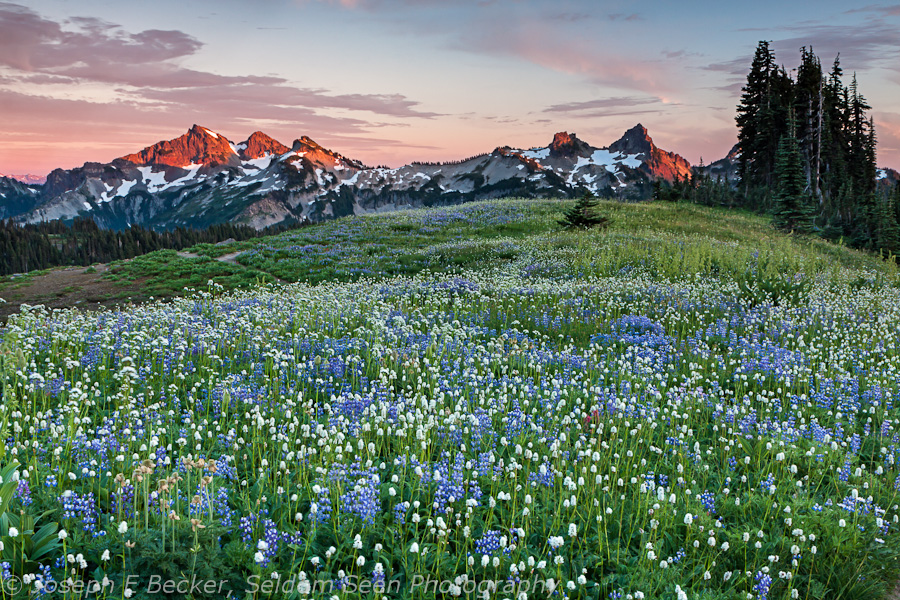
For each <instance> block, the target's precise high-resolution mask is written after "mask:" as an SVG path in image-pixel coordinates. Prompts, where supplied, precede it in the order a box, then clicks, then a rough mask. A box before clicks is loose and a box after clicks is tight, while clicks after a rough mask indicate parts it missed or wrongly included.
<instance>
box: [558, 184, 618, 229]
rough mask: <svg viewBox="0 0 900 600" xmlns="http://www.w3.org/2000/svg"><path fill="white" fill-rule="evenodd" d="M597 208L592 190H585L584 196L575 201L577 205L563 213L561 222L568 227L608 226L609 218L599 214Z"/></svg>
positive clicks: (589, 227)
mask: <svg viewBox="0 0 900 600" xmlns="http://www.w3.org/2000/svg"><path fill="white" fill-rule="evenodd" d="M597 210H598V202H597V199H596V198H595V197H594V195H593V194H591V193H590V192H585V194H584V196H582V197H581V198H579V199H578V200H577V201H576V202H575V206H573V207H572V208H570V209H569V210H567V211H566V212H564V213H563V219H562V220H561V221H559V224H560V225H562V226H563V227H565V228H566V229H591V228H593V227H600V228H606V227H608V226H609V219H607V218H606V217H604V216H602V215H601V214H599V213H598V212H597Z"/></svg>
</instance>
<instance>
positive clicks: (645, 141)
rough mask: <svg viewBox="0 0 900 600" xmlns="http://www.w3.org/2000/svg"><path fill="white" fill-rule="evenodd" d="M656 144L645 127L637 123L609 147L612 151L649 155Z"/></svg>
mask: <svg viewBox="0 0 900 600" xmlns="http://www.w3.org/2000/svg"><path fill="white" fill-rule="evenodd" d="M654 148H656V145H655V144H654V143H653V138H651V137H650V134H649V133H648V132H647V128H646V127H644V126H643V125H641V124H640V123H638V124H637V125H635V126H634V127H632V128H631V129H629V130H628V131H626V132H625V133H624V134H623V135H622V137H620V138H619V139H618V140H616V141H615V142H613V143H612V144H610V146H609V149H610V150H612V151H614V152H623V153H625V154H646V155H648V156H649V155H650V153H651V152H652V151H653V149H654Z"/></svg>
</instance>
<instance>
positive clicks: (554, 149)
mask: <svg viewBox="0 0 900 600" xmlns="http://www.w3.org/2000/svg"><path fill="white" fill-rule="evenodd" d="M549 149H550V156H566V157H572V156H577V155H582V154H584V153H586V152H588V151H589V150H590V149H591V146H590V145H589V144H588V143H587V142H585V141H583V140H580V139H578V136H576V135H575V134H574V133H569V132H568V131H560V132H559V133H556V134H555V135H554V136H553V141H552V142H550V146H549Z"/></svg>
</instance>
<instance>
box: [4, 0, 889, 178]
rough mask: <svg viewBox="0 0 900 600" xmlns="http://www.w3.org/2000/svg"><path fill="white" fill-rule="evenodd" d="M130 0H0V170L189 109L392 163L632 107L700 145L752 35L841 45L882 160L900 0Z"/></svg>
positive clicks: (673, 135)
mask: <svg viewBox="0 0 900 600" xmlns="http://www.w3.org/2000/svg"><path fill="white" fill-rule="evenodd" d="M767 4H771V5H772V6H771V7H770V8H771V10H766V9H765V6H766V5H767ZM135 6H136V5H134V4H132V3H113V4H109V3H106V2H101V1H100V0H83V1H81V2H79V3H77V4H75V5H73V4H71V3H68V2H65V1H64V0H37V1H31V2H29V3H28V5H27V6H25V5H24V4H16V3H7V2H0V114H2V117H3V118H2V119H0V173H14V174H23V173H36V174H46V173H47V172H49V171H50V170H52V169H53V168H56V167H62V168H71V167H74V166H79V165H81V164H82V163H84V162H85V161H99V162H106V161H109V160H111V159H113V158H115V157H117V156H121V155H123V154H127V153H129V152H133V151H136V150H139V149H141V148H143V147H145V146H148V145H150V144H153V143H155V142H157V141H159V140H161V139H171V138H173V137H176V136H178V135H180V134H182V133H184V132H185V131H186V130H187V129H188V128H189V127H190V126H191V125H192V124H194V123H198V124H201V125H203V126H205V127H208V128H210V129H213V130H214V131H218V132H221V133H223V134H225V135H226V136H228V137H229V138H231V139H233V140H235V141H239V140H243V139H245V138H246V137H247V136H248V135H249V134H250V133H251V132H253V131H255V130H258V129H259V130H263V131H265V132H267V133H269V134H270V135H272V136H273V137H275V138H277V139H279V140H281V141H282V142H284V143H285V144H290V143H291V141H292V140H294V139H296V138H299V137H300V136H301V135H308V136H310V137H311V138H313V139H315V140H316V141H318V142H319V143H321V144H323V145H324V146H326V147H330V148H332V149H334V150H336V151H339V152H341V153H343V154H345V155H347V156H351V157H353V158H357V159H360V160H362V161H363V162H365V163H368V164H388V165H391V166H397V165H399V164H403V163H406V162H409V161H412V160H448V159H456V158H461V157H465V156H470V155H473V154H478V153H481V152H486V151H490V150H491V149H493V148H494V147H496V146H498V145H506V144H508V145H513V146H520V147H530V146H536V145H545V144H546V143H547V142H549V141H550V139H551V137H552V135H553V133H555V132H556V131H563V130H566V131H570V132H576V133H577V134H578V135H579V137H581V138H582V139H585V140H586V141H588V142H589V143H591V144H593V145H595V146H602V145H607V144H609V143H611V142H612V141H614V140H615V139H617V138H618V137H619V136H620V135H621V134H622V133H623V132H624V131H625V130H626V129H628V128H630V127H631V126H633V125H634V124H635V123H637V122H641V123H643V124H644V125H645V126H647V128H648V129H649V131H650V135H651V136H652V137H653V138H654V141H655V142H656V143H657V144H658V145H659V146H660V147H662V148H665V149H667V150H671V151H674V152H678V153H680V154H682V155H683V156H685V157H686V158H687V159H688V160H689V161H691V162H692V163H695V164H696V163H698V162H699V160H700V158H701V157H703V159H704V160H705V161H706V162H711V161H713V160H716V159H718V158H721V157H722V156H724V155H725V153H726V152H727V151H728V150H729V149H730V148H731V146H732V145H733V144H734V142H735V135H736V131H735V127H734V108H735V105H736V104H737V102H738V96H739V94H740V86H741V84H742V83H743V81H744V78H745V76H746V71H747V69H748V68H749V62H750V59H751V57H752V53H753V50H754V48H755V46H756V43H757V41H758V40H760V39H769V40H772V41H773V45H774V47H775V48H776V51H777V54H778V59H779V62H781V63H783V64H785V66H787V67H788V68H791V67H793V66H796V64H797V62H798V56H799V47H800V46H803V45H811V46H813V48H814V50H815V52H816V53H817V54H818V55H819V56H820V57H821V59H822V62H823V64H824V65H826V66H830V64H831V62H832V60H833V59H834V56H835V55H836V54H837V52H840V53H841V61H842V65H843V67H844V70H845V73H846V74H847V80H848V81H849V76H850V74H852V72H854V71H855V72H857V76H858V78H859V82H860V89H861V91H862V93H863V94H865V96H866V97H867V98H868V100H869V102H870V104H872V106H873V107H874V110H873V114H874V116H875V120H876V126H877V133H878V139H879V150H878V156H879V165H881V166H888V167H893V168H900V106H898V103H897V101H896V100H895V98H898V97H900V70H898V67H897V65H900V46H898V45H897V44H896V30H897V26H898V25H900V6H895V5H889V4H888V5H869V6H866V7H865V8H862V9H854V10H850V11H848V10H847V8H846V4H845V3H841V2H835V1H827V2H821V3H818V4H817V6H818V8H817V11H816V13H817V19H818V20H809V18H808V17H809V14H808V11H806V10H803V9H802V7H798V8H794V7H792V6H791V5H788V4H785V3H783V2H779V3H775V2H769V0H763V1H761V2H756V3H753V6H751V7H735V6H732V3H726V4H724V5H723V4H722V3H717V4H716V10H715V11H711V10H708V7H707V10H703V9H704V4H703V3H699V2H682V3H679V4H678V6H673V5H672V3H665V2H641V3H626V2H619V1H609V2H596V1H593V0H569V1H560V2H553V3H548V2H539V1H537V0H460V1H458V2H453V3H447V2H440V1H438V0H355V1H352V2H351V1H349V0H345V1H343V2H328V1H321V2H320V1H315V0H289V1H283V2H280V1H277V0H263V2H262V3H260V4H257V5H254V7H253V8H252V9H251V8H250V5H249V4H247V3H246V2H239V1H237V0H222V1H220V2H196V3H184V2H178V3H176V2H173V1H172V0H158V1H157V2H156V3H155V4H154V10H152V11H149V10H138V9H136V8H135ZM776 7H777V9H776ZM768 15H777V20H776V19H774V18H773V17H771V16H768Z"/></svg>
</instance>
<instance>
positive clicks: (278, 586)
mask: <svg viewBox="0 0 900 600" xmlns="http://www.w3.org/2000/svg"><path fill="white" fill-rule="evenodd" d="M561 208H562V204H561V203H558V202H552V201H538V202H535V201H518V200H510V201H500V202H486V203H478V204H471V205H465V206H461V207H455V208H448V209H437V210H430V211H429V210H422V211H411V212H403V213H396V214H391V215H377V216H368V217H359V218H353V219H346V220H342V221H337V222H333V223H327V224H324V225H321V226H316V227H311V228H308V229H304V230H299V231H294V232H290V233H287V234H283V235H281V236H277V237H273V238H268V239H263V240H255V241H254V242H252V243H241V244H229V245H227V246H207V247H198V248H194V249H192V255H197V257H196V258H194V257H187V258H185V257H177V256H175V255H173V254H171V253H158V254H156V255H147V256H145V257H141V258H139V259H135V260H133V261H130V262H128V263H122V264H118V265H114V266H112V267H111V268H110V270H109V272H110V273H112V276H114V277H117V278H119V280H120V281H127V280H128V278H134V280H135V281H142V282H145V283H146V284H147V285H148V286H151V287H150V290H152V291H153V293H157V294H158V295H165V294H169V295H173V296H176V297H174V298H173V299H171V300H170V301H166V302H147V303H144V304H141V305H137V306H129V307H127V308H125V309H123V310H119V311H115V312H111V311H101V312H85V311H79V310H64V311H52V312H51V311H47V310H43V309H39V308H35V309H29V310H26V311H24V312H23V313H22V314H20V315H16V316H13V317H11V318H10V321H9V323H8V325H7V326H6V327H5V328H4V329H2V330H0V336H2V337H0V361H2V362H0V381H2V391H3V401H2V402H0V434H2V437H3V438H4V440H5V441H6V443H5V445H4V446H2V447H0V476H2V477H3V479H2V481H3V482H6V483H5V484H3V485H2V486H0V500H2V502H0V511H5V514H4V515H3V516H0V541H2V542H3V550H2V556H3V560H2V561H0V562H3V561H6V562H8V563H9V564H8V565H7V566H6V567H5V569H6V570H5V571H4V572H3V574H0V579H2V578H6V579H9V578H11V577H13V576H22V575H24V574H34V575H35V579H34V580H33V581H32V582H31V583H30V584H29V585H30V586H31V589H34V588H35V585H36V584H35V581H36V582H39V583H40V584H41V585H45V586H46V585H50V583H49V582H51V580H52V581H61V580H62V579H63V578H64V577H70V576H71V577H74V578H77V579H98V580H100V579H102V578H103V577H104V576H106V577H108V578H109V580H110V581H111V582H113V583H114V584H115V585H116V586H123V585H124V584H125V583H126V579H125V577H126V575H135V576H136V579H134V580H132V581H131V582H130V583H129V585H130V586H131V588H132V591H133V592H134V593H135V595H134V596H133V597H135V598H151V597H153V596H151V595H149V594H148V593H146V592H147V590H148V589H149V587H148V586H150V585H151V584H152V581H153V578H154V577H159V578H163V579H168V578H171V579H175V580H181V579H184V580H191V579H192V578H193V579H200V580H215V581H217V582H223V583H222V586H220V587H217V588H216V592H215V593H210V594H205V593H197V594H194V596H193V597H195V598H220V597H223V596H224V595H225V594H227V593H229V592H230V593H231V597H234V598H254V599H259V598H285V597H291V596H290V594H289V593H287V592H286V591H285V588H284V587H283V586H285V585H287V582H291V581H292V582H294V583H293V585H294V586H297V585H300V587H301V588H303V587H305V586H312V591H313V592H314V593H313V594H312V597H315V598H329V599H330V598H332V597H334V596H337V597H338V598H342V599H343V598H376V597H377V598H379V599H380V598H382V597H383V596H387V597H400V598H415V599H421V600H426V599H428V600H431V599H433V598H453V597H466V596H465V595H466V594H468V597H474V595H475V592H479V591H480V592H484V591H487V592H488V593H489V596H490V597H496V598H518V597H521V596H520V594H522V593H525V594H526V596H527V597H528V598H548V597H552V598H556V597H559V598H571V599H576V598H577V599H581V598H584V599H588V598H590V599H607V598H623V599H627V598H631V599H637V598H644V599H647V600H649V599H657V598H661V599H666V600H668V599H673V600H684V599H686V598H687V599H691V600H695V599H728V600H738V599H741V600H745V599H747V598H754V599H762V598H766V599H768V600H774V599H779V600H781V599H784V600H787V599H792V598H808V599H813V598H815V599H828V600H832V599H859V600H862V599H870V598H883V597H885V595H886V594H887V593H888V592H889V590H890V589H892V587H893V586H894V584H895V583H896V581H897V579H898V577H900V525H898V523H900V492H898V487H900V465H898V459H900V330H898V327H897V324H898V323H900V289H898V276H897V272H896V268H895V266H894V265H893V264H892V263H887V262H884V261H880V260H879V259H877V258H876V257H872V256H867V255H864V254H860V253H858V252H854V251H851V250H848V249H846V248H841V247H837V246H829V245H827V244H825V243H822V242H819V241H808V240H803V239H799V238H792V237H790V236H785V235H780V234H775V233H773V232H772V231H771V230H770V229H769V228H768V226H767V225H766V223H765V222H764V221H763V220H762V219H760V218H758V217H756V216H753V215H743V214H737V213H733V212H729V211H716V210H710V209H701V208H698V207H694V206H678V205H671V204H666V205H662V204H637V205H630V204H604V205H603V209H604V210H605V211H606V212H607V213H608V214H609V215H610V216H611V218H612V219H613V226H612V227H611V228H610V229H609V230H607V231H586V232H562V231H560V230H559V228H558V227H556V225H555V219H556V218H558V216H559V214H560V212H561ZM220 258H226V259H227V261H235V262H236V264H233V263H232V262H223V261H220V260H218V259H220ZM203 278H206V279H207V280H209V279H212V280H213V285H211V286H208V285H207V282H206V281H203ZM267 278H271V279H272V280H274V279H275V278H277V279H279V280H282V281H300V282H301V283H296V284H288V285H282V284H277V285H268V284H264V285H258V284H257V283H254V282H259V283H262V282H263V281H265V280H267ZM307 282H308V283H307ZM185 285H195V286H198V287H202V288H203V289H202V291H200V292H198V293H196V294H193V295H189V296H186V297H183V298H179V297H177V295H178V294H179V293H183V289H182V288H183V286H185ZM179 286H181V287H179ZM226 287H229V288H233V289H231V290H227V289H225V288H226ZM16 470H18V472H19V478H18V481H16V480H15V478H14V477H13V476H12V473H13V471H16ZM13 528H14V529H16V530H18V531H13ZM60 529H64V530H65V531H66V532H67V535H66V536H63V537H61V536H59V535H58V531H59V530H60ZM69 554H71V555H73V556H75V557H76V560H75V562H74V563H69V564H68V565H66V564H65V561H64V560H58V559H59V557H64V556H66V555H69ZM79 555H80V557H81V558H77V557H78V556H79ZM64 566H65V567H66V569H67V570H66V571H64V570H63V567H64ZM29 579H30V578H29ZM262 582H268V585H267V587H263V585H262ZM272 582H276V583H272ZM302 582H305V583H302ZM432 582H433V583H432ZM363 586H368V589H371V588H372V587H373V586H375V587H376V589H377V586H384V588H385V589H386V591H387V592H388V593H386V594H380V593H379V594H375V593H361V590H362V589H363ZM119 589H120V588H119V587H117V588H116V593H115V595H116V597H119V595H120V594H121V592H119V591H118V590H119ZM266 590H268V591H270V592H272V593H270V594H269V593H266ZM69 597H77V596H73V595H70V596H69ZM169 597H183V596H179V595H177V594H175V595H170V596H169Z"/></svg>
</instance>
